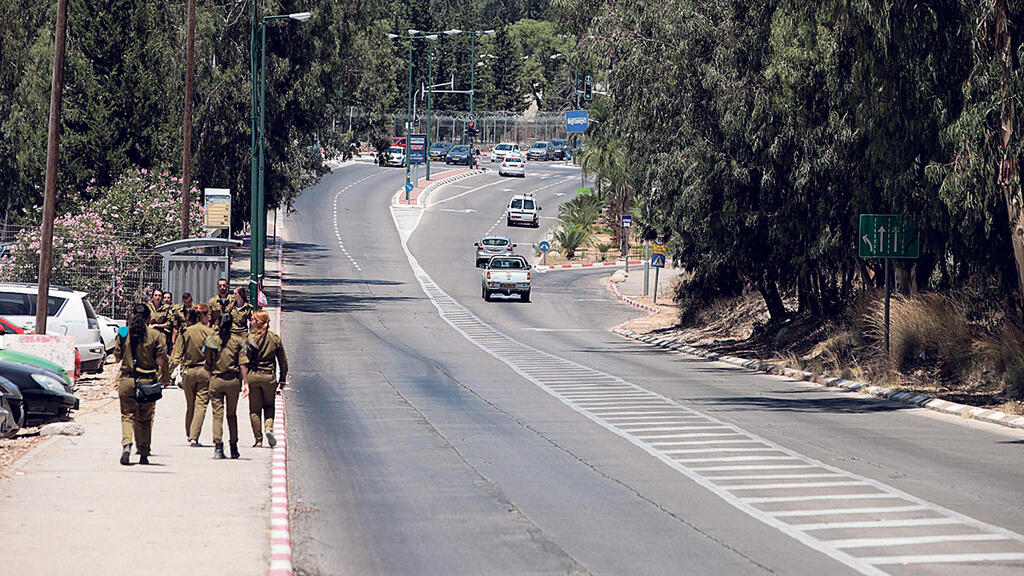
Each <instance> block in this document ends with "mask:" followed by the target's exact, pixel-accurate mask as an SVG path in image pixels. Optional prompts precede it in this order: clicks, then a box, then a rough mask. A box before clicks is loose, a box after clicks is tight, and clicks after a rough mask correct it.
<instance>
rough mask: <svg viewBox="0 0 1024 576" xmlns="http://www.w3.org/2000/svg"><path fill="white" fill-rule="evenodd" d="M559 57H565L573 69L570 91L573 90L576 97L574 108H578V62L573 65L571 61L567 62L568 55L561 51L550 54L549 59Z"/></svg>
mask: <svg viewBox="0 0 1024 576" xmlns="http://www.w3.org/2000/svg"><path fill="white" fill-rule="evenodd" d="M559 58H565V61H566V63H568V64H569V65H570V66H572V67H573V70H574V73H573V74H574V76H573V82H572V91H573V95H574V96H575V97H576V109H577V110H579V107H580V66H579V62H577V63H576V65H574V66H573V65H572V63H570V62H569V57H568V56H566V55H565V54H562V53H561V52H557V53H555V54H552V55H551V59H552V60H558V59H559Z"/></svg>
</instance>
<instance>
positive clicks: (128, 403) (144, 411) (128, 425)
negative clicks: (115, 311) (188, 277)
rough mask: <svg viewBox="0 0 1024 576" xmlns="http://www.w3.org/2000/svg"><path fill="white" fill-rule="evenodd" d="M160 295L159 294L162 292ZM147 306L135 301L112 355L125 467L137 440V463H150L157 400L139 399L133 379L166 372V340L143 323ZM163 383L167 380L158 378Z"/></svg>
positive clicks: (147, 377) (146, 317) (147, 317)
mask: <svg viewBox="0 0 1024 576" xmlns="http://www.w3.org/2000/svg"><path fill="white" fill-rule="evenodd" d="M161 296H162V295H161ZM149 311H150V306H148V305H146V304H141V303H140V304H136V305H135V307H134V308H133V310H132V319H131V324H130V325H129V326H128V327H127V328H122V329H121V330H120V331H119V334H118V338H117V342H116V343H115V345H114V357H115V358H117V359H118V360H119V361H121V370H120V373H119V375H118V379H117V397H118V399H119V400H120V402H121V464H122V465H125V466H127V465H128V462H129V460H130V458H131V454H132V441H133V439H134V441H135V443H136V452H137V453H138V455H139V464H149V452H150V443H151V440H152V435H153V415H154V414H155V413H156V402H139V401H138V400H137V399H136V396H135V381H136V380H149V381H153V380H156V379H157V377H158V375H160V374H166V367H167V341H166V340H165V339H164V336H163V334H161V333H160V332H158V331H156V330H154V329H153V328H151V327H149V326H147V325H146V323H147V321H148V320H149ZM161 382H162V383H163V384H164V385H166V384H167V381H166V380H161Z"/></svg>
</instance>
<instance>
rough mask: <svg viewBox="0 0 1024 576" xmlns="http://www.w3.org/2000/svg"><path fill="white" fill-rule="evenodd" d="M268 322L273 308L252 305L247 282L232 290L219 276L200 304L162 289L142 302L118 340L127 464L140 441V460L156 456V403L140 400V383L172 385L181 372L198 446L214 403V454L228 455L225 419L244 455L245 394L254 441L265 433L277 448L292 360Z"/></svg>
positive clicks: (188, 424)
mask: <svg viewBox="0 0 1024 576" xmlns="http://www.w3.org/2000/svg"><path fill="white" fill-rule="evenodd" d="M269 324H270V316H269V314H267V312H265V311H263V310H256V309H254V308H253V306H252V305H251V304H250V303H249V302H248V294H247V291H246V289H245V288H244V287H241V286H239V287H236V288H234V290H231V288H230V285H229V284H228V281H227V280H225V279H220V280H219V281H218V282H217V294H216V295H214V296H213V297H212V298H210V300H209V302H208V303H206V304H195V303H194V302H193V299H192V295H191V294H189V293H188V292H186V293H184V294H182V298H181V303H180V304H174V301H173V296H172V294H171V293H170V292H165V291H163V290H160V289H159V288H157V289H154V290H153V292H152V295H151V298H150V300H149V301H148V302H146V303H139V304H136V305H135V306H134V307H133V310H132V317H131V319H130V321H129V326H128V327H127V329H122V331H121V333H120V334H119V336H118V339H117V344H116V347H115V357H116V358H117V359H118V360H120V361H121V369H120V374H119V377H118V397H119V399H120V402H121V447H122V451H121V459H120V462H121V464H123V465H128V464H129V463H130V458H131V451H132V444H133V441H134V443H135V446H136V453H137V454H138V455H139V463H140V464H148V463H149V455H150V449H151V436H152V428H153V416H154V413H155V405H156V402H155V401H141V400H140V398H143V396H141V395H140V394H141V393H140V392H139V389H140V383H142V384H143V385H145V384H147V383H149V384H153V383H155V382H160V383H161V384H162V386H163V388H165V389H166V388H168V387H170V386H171V377H172V374H173V373H175V372H178V373H179V376H180V384H179V385H180V387H181V389H182V390H183V391H184V394H185V402H186V410H185V435H186V437H187V441H188V443H189V444H190V445H191V446H193V447H200V446H201V444H200V443H199V435H200V433H201V432H202V428H203V422H204V421H205V419H206V409H207V406H208V405H209V406H210V407H211V408H212V412H213V442H214V458H215V459H224V458H227V455H226V454H225V450H224V439H223V431H224V430H223V422H224V419H225V418H226V419H227V422H228V437H229V438H228V440H229V442H228V446H229V450H230V456H231V458H232V459H234V458H238V457H239V451H238V418H237V407H238V401H239V399H240V398H245V397H248V398H249V419H250V422H251V424H252V431H253V437H254V439H255V443H254V444H253V446H254V447H258V446H262V445H263V438H264V436H266V440H267V443H268V445H269V446H270V447H273V446H275V445H276V444H277V439H276V438H275V437H274V431H273V428H274V409H275V406H274V404H275V402H274V400H275V397H276V395H277V393H278V392H279V391H280V389H281V388H283V387H284V385H285V382H286V378H287V375H288V360H287V357H286V355H285V352H284V345H283V344H282V342H281V338H280V337H279V336H278V335H277V334H274V333H273V332H270V330H269ZM275 368H276V370H275Z"/></svg>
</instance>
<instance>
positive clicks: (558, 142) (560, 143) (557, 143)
mask: <svg viewBox="0 0 1024 576" xmlns="http://www.w3.org/2000/svg"><path fill="white" fill-rule="evenodd" d="M551 145H552V146H565V140H552V141H551Z"/></svg>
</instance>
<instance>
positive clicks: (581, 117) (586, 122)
mask: <svg viewBox="0 0 1024 576" xmlns="http://www.w3.org/2000/svg"><path fill="white" fill-rule="evenodd" d="M589 126H590V117H589V116H588V115H587V111H586V110H566V111H565V131H566V132H568V133H569V134H582V133H584V132H586V131H587V128H588V127H589Z"/></svg>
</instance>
